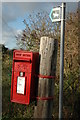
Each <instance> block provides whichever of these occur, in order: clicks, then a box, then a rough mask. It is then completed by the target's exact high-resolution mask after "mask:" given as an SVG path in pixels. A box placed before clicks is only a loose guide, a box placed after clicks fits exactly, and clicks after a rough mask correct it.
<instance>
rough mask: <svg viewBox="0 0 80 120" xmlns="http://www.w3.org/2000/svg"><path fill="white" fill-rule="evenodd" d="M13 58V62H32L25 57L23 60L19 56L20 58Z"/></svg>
mask: <svg viewBox="0 0 80 120" xmlns="http://www.w3.org/2000/svg"><path fill="white" fill-rule="evenodd" d="M13 60H14V61H15V62H17V61H21V62H23V61H24V62H25V61H26V62H30V63H31V62H32V61H31V59H25V60H24V59H23V58H20V59H18V58H13Z"/></svg>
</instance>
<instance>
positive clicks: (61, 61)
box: [59, 3, 66, 120]
mask: <svg viewBox="0 0 80 120" xmlns="http://www.w3.org/2000/svg"><path fill="white" fill-rule="evenodd" d="M65 6H66V4H65V3H62V18H61V43H60V83H59V85H60V87H59V89H60V90H59V120H62V110H63V74H64V36H65Z"/></svg>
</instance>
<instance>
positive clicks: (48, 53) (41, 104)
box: [34, 37, 58, 118]
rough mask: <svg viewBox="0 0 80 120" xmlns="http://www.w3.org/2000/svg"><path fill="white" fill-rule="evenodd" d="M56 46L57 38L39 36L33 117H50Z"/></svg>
mask: <svg viewBox="0 0 80 120" xmlns="http://www.w3.org/2000/svg"><path fill="white" fill-rule="evenodd" d="M57 46H58V41H57V40H54V39H53V38H49V37H42V38H41V41H40V52H39V54H40V68H39V76H38V77H39V83H38V97H37V106H35V110H34V118H51V117H52V111H53V101H54V80H55V75H56V63H57Z"/></svg>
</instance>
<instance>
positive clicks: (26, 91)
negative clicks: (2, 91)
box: [13, 61, 32, 104]
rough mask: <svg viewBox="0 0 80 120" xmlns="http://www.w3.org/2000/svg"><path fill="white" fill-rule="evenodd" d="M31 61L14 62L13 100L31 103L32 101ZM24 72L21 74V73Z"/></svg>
mask: <svg viewBox="0 0 80 120" xmlns="http://www.w3.org/2000/svg"><path fill="white" fill-rule="evenodd" d="M31 68H32V63H30V62H19V61H18V62H15V63H14V75H13V76H14V80H13V93H14V94H13V100H14V102H18V103H23V104H29V102H30V84H31ZM21 72H22V73H23V75H22V76H21V75H20V73H21Z"/></svg>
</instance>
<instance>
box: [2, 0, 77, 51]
mask: <svg viewBox="0 0 80 120" xmlns="http://www.w3.org/2000/svg"><path fill="white" fill-rule="evenodd" d="M58 5H61V3H58V2H57V3H54V2H53V3H48V2H46V3H28V2H25V3H24V2H13V3H12V2H11V3H10V2H3V3H2V43H3V44H5V46H6V47H8V48H10V49H13V48H16V47H17V46H16V39H15V35H16V34H18V33H19V32H21V30H23V29H25V26H24V24H23V22H22V21H23V20H24V18H25V19H26V17H27V16H28V15H29V14H33V12H34V14H36V13H37V12H42V11H47V12H48V13H50V11H51V9H52V8H53V7H56V6H58ZM77 7H78V3H67V5H66V12H71V11H72V12H73V11H75V10H76V9H77ZM0 43H1V41H0Z"/></svg>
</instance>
